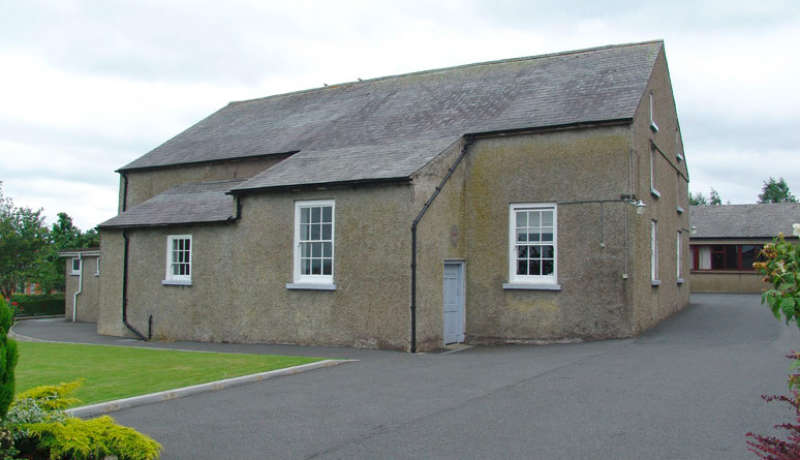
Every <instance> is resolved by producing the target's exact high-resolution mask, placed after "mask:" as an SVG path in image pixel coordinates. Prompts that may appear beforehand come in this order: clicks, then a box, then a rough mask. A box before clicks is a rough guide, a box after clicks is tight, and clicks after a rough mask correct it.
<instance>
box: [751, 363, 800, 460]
mask: <svg viewBox="0 0 800 460" xmlns="http://www.w3.org/2000/svg"><path fill="white" fill-rule="evenodd" d="M786 357H787V358H789V359H792V360H794V363H793V365H792V369H793V371H794V372H792V374H790V375H789V388H790V389H791V392H792V396H791V397H789V396H783V395H780V396H778V395H761V398H762V399H763V400H764V401H767V402H772V401H781V402H785V403H787V404H789V405H790V406H792V407H793V408H794V418H795V422H796V423H788V422H787V423H780V424H778V425H774V427H775V428H778V429H782V430H786V431H788V433H789V434H788V437H787V440H782V439H779V438H777V437H775V436H764V435H760V434H753V433H747V437H748V438H753V439H754V440H753V441H747V449H748V450H749V451H751V452H753V453H755V454H756V455H757V456H758V457H759V458H762V459H767V460H797V459H800V393H798V390H797V388H798V386H799V385H800V373H798V372H797V369H798V366H797V363H798V359H800V354H799V353H795V352H792V354H789V355H786Z"/></svg>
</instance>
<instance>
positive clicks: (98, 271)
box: [94, 256, 100, 276]
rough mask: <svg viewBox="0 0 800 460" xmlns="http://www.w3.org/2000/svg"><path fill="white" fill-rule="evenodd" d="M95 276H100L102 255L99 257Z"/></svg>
mask: <svg viewBox="0 0 800 460" xmlns="http://www.w3.org/2000/svg"><path fill="white" fill-rule="evenodd" d="M94 276H100V257H99V256H98V257H97V266H96V268H95V270H94Z"/></svg>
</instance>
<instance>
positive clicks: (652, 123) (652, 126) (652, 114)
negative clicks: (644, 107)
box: [650, 93, 658, 133]
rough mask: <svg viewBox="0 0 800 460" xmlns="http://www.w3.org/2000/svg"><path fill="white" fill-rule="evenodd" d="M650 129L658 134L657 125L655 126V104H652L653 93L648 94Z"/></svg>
mask: <svg viewBox="0 0 800 460" xmlns="http://www.w3.org/2000/svg"><path fill="white" fill-rule="evenodd" d="M650 129H651V130H652V131H653V132H654V133H657V132H658V125H657V124H656V119H655V103H654V102H653V93H650Z"/></svg>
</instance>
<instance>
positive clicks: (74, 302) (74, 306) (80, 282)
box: [72, 252, 83, 323]
mask: <svg viewBox="0 0 800 460" xmlns="http://www.w3.org/2000/svg"><path fill="white" fill-rule="evenodd" d="M78 267H80V270H79V271H78V290H77V291H75V293H74V294H72V322H73V323H74V322H76V321H77V319H76V318H77V315H78V296H79V295H80V294H81V292H83V254H81V253H80V252H79V253H78Z"/></svg>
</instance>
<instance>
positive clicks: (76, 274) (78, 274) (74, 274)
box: [69, 273, 81, 276]
mask: <svg viewBox="0 0 800 460" xmlns="http://www.w3.org/2000/svg"><path fill="white" fill-rule="evenodd" d="M69 276H81V274H80V273H70V274H69Z"/></svg>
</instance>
